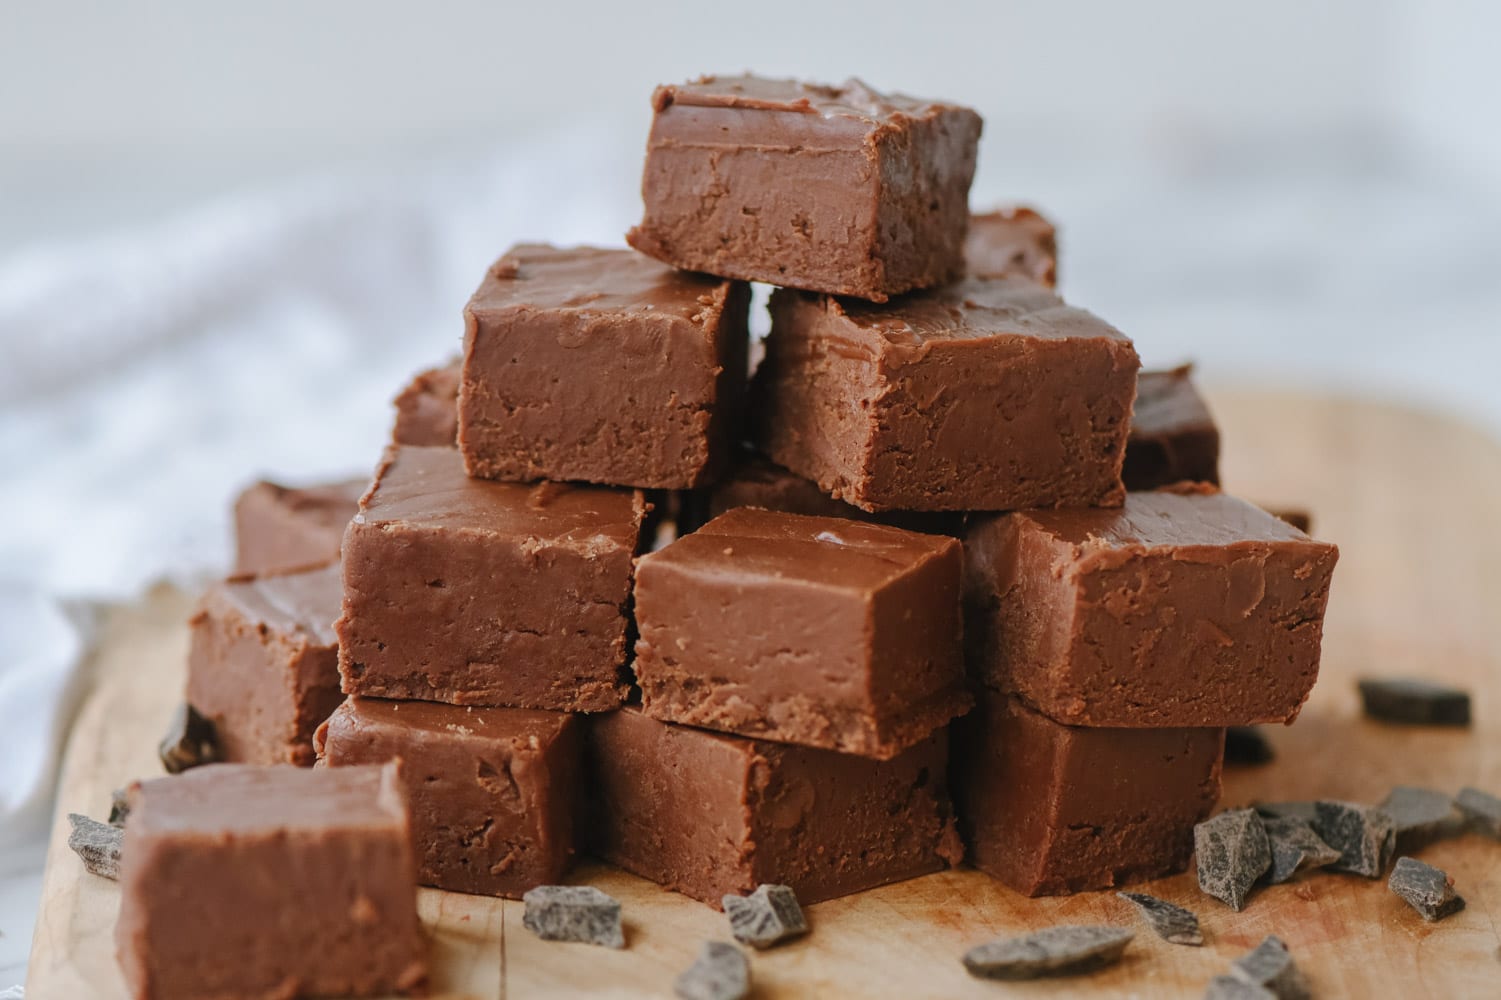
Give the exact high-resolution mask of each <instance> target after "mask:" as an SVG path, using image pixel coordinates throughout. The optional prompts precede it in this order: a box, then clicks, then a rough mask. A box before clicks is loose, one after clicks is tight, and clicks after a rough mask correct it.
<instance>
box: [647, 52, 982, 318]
mask: <svg viewBox="0 0 1501 1000" xmlns="http://www.w3.org/2000/svg"><path fill="white" fill-rule="evenodd" d="M652 108H653V109H654V111H655V115H654V117H653V119H652V127H651V137H650V138H649V139H648V141H647V147H646V169H645V172H644V175H643V177H642V181H641V194H642V199H643V200H644V201H645V203H646V212H645V215H644V217H643V218H642V220H641V224H640V225H639V226H637V227H636V228H634V229H632V230H631V231H630V232H629V233H627V234H626V241H627V242H628V243H630V245H631V246H633V247H635V248H636V249H637V250H640V251H641V252H642V253H645V254H650V255H651V256H653V257H656V258H658V259H659V260H664V261H666V262H667V263H669V264H672V265H673V266H675V267H682V268H687V269H688V270H691V271H703V272H706V273H708V274H718V275H723V276H724V277H727V278H739V279H742V280H746V281H765V282H768V283H770V284H773V285H781V286H783V287H788V288H804V289H808V290H810V291H819V292H831V293H834V294H838V295H854V296H858V297H859V298H862V299H869V300H871V301H873V302H884V301H886V300H887V299H888V298H889V297H890V296H893V295H897V294H899V293H901V292H906V291H909V290H911V289H914V288H930V287H933V286H934V285H940V284H943V283H944V282H947V281H952V280H953V279H954V278H957V277H958V276H959V275H960V274H962V273H963V271H964V234H965V227H966V225H967V224H968V218H969V207H968V204H969V184H970V181H971V180H972V179H973V177H974V173H975V154H976V150H977V148H978V146H979V139H980V116H979V115H977V114H975V113H974V112H973V111H971V110H970V109H969V108H964V107H959V106H957V105H953V104H945V103H943V102H940V101H928V100H922V99H919V98H912V97H904V96H902V95H899V94H882V93H880V92H878V91H875V90H873V89H871V88H870V87H868V86H866V85H865V84H864V83H861V82H860V81H859V80H849V81H848V82H846V83H844V84H843V85H841V86H838V87H828V86H820V85H817V84H809V83H798V82H797V81H794V80H767V79H762V78H759V77H754V76H706V77H702V78H700V79H698V80H695V81H693V82H691V83H685V84H681V85H679V86H665V87H658V88H657V90H656V92H655V93H654V94H653V95H652Z"/></svg>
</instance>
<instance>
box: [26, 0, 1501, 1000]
mask: <svg viewBox="0 0 1501 1000" xmlns="http://www.w3.org/2000/svg"><path fill="white" fill-rule="evenodd" d="M1497 38H1501V5H1498V4H1495V3H1492V2H1487V0H1325V2H1322V3H1306V2H1294V0H1263V2H1261V3H1257V4H1249V5H1247V4H1239V5H1230V4H1218V3H1203V2H1198V0H1137V2H1134V3H1117V2H1112V0H1049V2H1034V3H1021V2H1011V0H988V2H984V3H952V4H936V3H929V4H919V5H913V4H911V3H894V2H888V0H870V2H866V3H863V4H858V5H856V4H847V3H841V4H817V3H813V2H810V0H803V2H796V3H793V2H787V0H765V2H762V3H759V4H755V5H751V6H746V7H733V6H728V5H723V4H709V3H704V2H702V0H699V2H694V3H685V2H670V3H658V4H653V5H647V4H626V3H619V2H599V0H596V2H589V3H577V4H566V3H558V4H550V5H549V4H530V5H520V4H510V5H502V4H496V3H487V2H481V0H448V2H441V0H440V2H429V3H423V4H410V3H399V2H396V0H364V2H358V3H356V2H351V0H326V2H320V3H293V2H286V0H263V2H260V3H256V4H233V5H232V4H206V3H201V2H189V0H179V2H161V3H137V4H130V5H125V4H117V3H107V2H102V0H101V2H98V3H76V2H51V3H42V2H36V3H31V4H7V5H5V6H4V7H3V8H0V467H3V468H4V469H5V475H4V487H3V490H0V496H3V497H4V508H3V513H4V515H5V516H4V517H3V518H0V643H4V645H5V647H6V648H4V649H0V732H6V733H7V734H8V739H10V740H11V743H12V745H13V746H21V747H27V748H29V749H28V750H27V751H26V752H24V753H23V752H14V751H8V752H7V753H6V754H0V848H4V849H3V850H0V987H4V986H6V985H8V982H7V980H9V979H14V980H19V979H20V978H21V975H22V973H21V969H22V967H23V963H24V958H25V952H26V941H27V939H28V938H29V927H30V915H31V912H32V910H33V908H34V905H35V893H36V885H37V866H38V863H39V853H38V847H37V844H38V843H39V836H40V834H39V831H40V830H42V829H43V827H44V823H45V816H46V794H45V791H46V787H47V786H46V781H47V778H46V768H45V766H42V765H43V763H44V762H45V761H46V760H47V754H46V753H45V751H46V749H47V748H48V747H50V746H52V745H54V744H55V743H56V741H57V740H58V739H59V736H60V733H61V732H62V730H63V729H64V727H65V723H66V720H67V717H68V711H67V704H68V699H67V698H65V697H63V692H64V691H66V690H67V679H68V677H69V667H70V664H71V659H72V656H73V652H72V649H73V644H72V641H71V640H69V639H65V638H64V639H60V638H58V636H59V633H60V631H61V632H62V633H63V634H66V633H67V630H68V628H69V626H67V624H66V619H63V618H58V617H56V615H55V614H54V611H55V609H56V608H57V607H58V606H59V602H69V603H68V605H67V606H68V607H71V608H73V609H74V611H75V617H76V616H77V615H76V612H77V609H78V608H79V607H80V605H79V604H78V603H77V602H79V601H94V600H101V599H121V598H128V597H130V596H132V595H133V594H135V593H137V592H139V590H140V588H141V587H143V586H144V585H146V584H147V583H149V582H150V581H152V580H154V579H157V578H159V577H161V576H163V575H167V576H172V577H175V578H177V579H181V580H193V579H197V578H201V577H202V576H203V575H205V574H212V573H215V572H217V571H218V570H219V569H221V568H222V565H223V561H224V559H225V557H226V553H227V541H226V535H225V530H224V529H225V519H224V510H225V502H226V500H227V498H228V497H229V496H230V495H232V493H233V491H234V490H235V488H236V487H237V486H238V485H240V484H241V483H243V482H244V481H246V480H248V479H250V478H253V477H254V476H256V475H259V474H266V473H271V474H276V475H281V476H290V477H294V478H295V477H319V476H324V475H331V474H343V473H347V472H349V471H351V470H364V469H367V468H368V467H369V466H370V465H371V464H372V462H373V460H374V458H375V456H376V454H377V453H378V450H379V447H380V444H381V442H382V439H383V438H384V436H385V434H386V429H387V423H388V420H389V411H388V408H387V403H388V401H389V399H390V397H391V396H392V395H393V394H394V393H395V391H396V390H397V388H398V387H399V386H400V384H401V382H402V381H403V380H404V378H405V376H406V375H407V374H408V373H409V372H411V371H412V370H414V369H416V368H417V367H420V366H423V365H425V364H427V363H429V362H436V361H438V360H440V359H442V358H443V357H444V356H445V355H446V354H448V353H449V352H451V351H452V350H453V349H454V348H455V347H456V345H457V342H458V338H459V335H460V323H459V319H458V317H459V310H460V308H461V307H462V305H463V302H464V300H465V298H466V297H467V295H468V292H469V291H470V290H471V288H472V286H473V285H474V284H475V283H476V282H477V280H478V278H479V276H480V275H481V273H482V272H483V269H484V268H485V266H486V265H487V264H488V263H489V261H490V260H491V259H492V258H493V257H495V256H497V255H498V254H499V253H500V252H501V251H502V250H503V249H504V247H505V246H506V244H508V243H509V242H511V241H513V240H515V239H517V238H523V237H530V238H546V239H551V240H554V241H557V242H569V241H583V240H588V241H595V242H619V239H620V235H621V234H622V233H623V231H624V230H625V228H626V227H627V226H628V225H629V224H630V223H631V222H632V221H634V218H635V216H636V214H637V212H638V210H639V204H638V199H637V185H638V180H639V170H640V156H641V150H642V147H643V143H644V139H645V133H646V128H647V124H648V116H649V107H648V96H649V94H650V91H651V88H652V87H653V85H655V84H657V83H659V82H664V81H672V80H680V79H684V78H688V77H691V76H695V75H697V74H699V73H702V72H709V71H726V72H736V71H740V70H742V69H747V68H750V69H754V70H756V71H758V72H761V73H765V74H774V75H794V76H801V77H806V78H813V79H821V80H830V81H837V80H841V79H843V78H845V77H847V76H850V75H859V76H861V77H863V78H865V79H866V80H867V81H868V82H870V83H871V84H873V85H875V86H877V87H882V88H890V89H899V90H903V91H906V92H909V93H914V94H920V95H924V96H937V97H945V98H951V99H956V100H960V101H963V102H965V103H969V104H971V105H973V106H975V107H976V108H977V109H978V110H980V111H981V112H982V113H983V114H984V116H985V118H986V132H985V137H984V139H983V143H982V150H981V166H980V175H979V177H978V179H977V181H976V185H975V198H974V200H975V203H976V205H985V204H988V203H990V202H993V201H998V200H1012V199H1023V200H1027V201H1031V202H1034V203H1036V204H1038V205H1040V206H1041V207H1043V208H1044V210H1046V211H1047V212H1048V213H1049V214H1050V215H1052V216H1053V217H1054V218H1055V219H1056V220H1057V221H1059V223H1060V225H1061V227H1062V242H1063V255H1064V256H1063V265H1062V285H1061V287H1062V289H1063V291H1064V293H1065V294H1066V295H1067V296H1068V297H1069V298H1070V299H1072V300H1074V301H1076V302H1077V303H1079V304H1082V305H1085V306H1087V307H1089V308H1091V309H1093V310H1095V311H1097V312H1099V313H1101V314H1102V315H1104V316H1105V317H1106V318H1108V319H1110V320H1111V321H1113V322H1114V323H1116V324H1117V325H1118V326H1120V327H1121V328H1122V329H1124V330H1125V331H1126V332H1127V333H1129V334H1131V335H1132V336H1133V337H1135V338H1136V340H1137V343H1138V346H1139V347H1140V349H1141V351H1142V353H1143V356H1144V357H1145V358H1146V359H1147V360H1148V362H1149V363H1171V362H1176V361H1178V360H1180V359H1183V358H1189V357H1191V358H1195V359H1197V360H1198V361H1199V362H1200V364H1201V367H1202V371H1203V373H1204V375H1205V377H1206V379H1207V380H1208V381H1209V382H1210V383H1211V384H1213V383H1215V382H1221V383H1223V382H1226V381H1230V380H1262V381H1268V380H1275V381H1278V382H1282V383H1294V384H1298V385H1305V386H1313V387H1317V388H1320V389H1323V390H1331V391H1339V392H1364V393H1375V394H1382V395H1384V396H1387V397H1390V398H1393V399H1397V400H1405V401H1415V402H1418V403H1421V404H1424V405H1430V406H1440V407H1445V408H1449V409H1453V410H1456V411H1459V412H1462V413H1464V414H1467V415H1470V416H1472V417H1474V418H1476V419H1478V420H1481V421H1485V422H1488V423H1490V424H1492V425H1493V426H1495V427H1497V428H1501V395H1498V394H1496V393H1495V392H1494V390H1493V388H1492V386H1493V383H1494V378H1495V375H1494V373H1495V372H1496V371H1497V370H1498V369H1501V331H1498V321H1501V280H1498V273H1501V129H1497V128H1496V116H1497V112H1496V106H1497V104H1498V103H1501V61H1498V60H1497V59H1496V58H1495V54H1494V45H1495V41H1496V39H1497ZM1230 446H1232V447H1233V442H1230ZM39 609H41V610H39ZM49 616H51V617H49ZM54 619H56V620H54ZM40 620H46V621H47V622H48V627H47V628H44V629H38V628H36V627H34V625H35V623H36V622H37V621H40ZM23 626H24V627H23ZM83 638H86V633H84V635H83ZM6 844H10V845H11V846H10V847H9V848H5V845H6Z"/></svg>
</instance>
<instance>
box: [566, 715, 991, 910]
mask: <svg viewBox="0 0 1501 1000" xmlns="http://www.w3.org/2000/svg"><path fill="white" fill-rule="evenodd" d="M589 743H590V763H591V766H592V768H593V781H594V787H595V794H594V795H593V796H592V797H591V800H590V805H591V807H592V808H593V809H594V815H593V816H591V818H590V822H589V823H588V824H587V825H586V826H585V829H586V830H589V831H592V835H593V837H594V842H593V844H592V845H591V846H592V848H593V851H594V853H595V854H596V855H598V856H599V857H601V858H603V859H604V860H605V861H608V862H610V863H611V864H613V865H616V866H618V867H621V868H624V869H625V870H626V871H629V872H633V873H634V874H636V875H640V876H641V877H643V878H647V879H650V880H651V881H653V882H656V883H658V884H659V885H663V886H666V887H667V888H669V889H672V890H674V891H676V892H681V893H683V894H684V895H687V896H691V897H693V898H694V899H697V900H700V901H701V902H705V903H708V904H710V905H711V906H716V907H718V906H721V905H723V899H724V897H725V896H727V895H730V894H732V893H734V894H740V893H747V892H750V891H751V890H752V889H754V888H755V887H756V886H758V885H760V884H762V883H764V882H771V883H775V884H778V885H786V886H789V887H790V888H791V889H792V890H793V892H794V893H796V894H797V898H798V899H799V900H800V901H802V902H803V903H804V904H812V903H817V902H820V901H822V900H825V899H833V898H835V897H836V896H846V895H849V894H850V893H854V892H860V891H862V890H864V889H871V888H874V887H875V886H878V885H885V884H887V883H888V882H899V881H902V880H903V879H908V878H915V877H917V876H918V875H926V874H928V873H929V872H935V871H939V870H940V869H943V868H947V867H950V866H952V865H955V864H958V863H959V861H960V860H962V855H963V848H962V846H961V845H960V843H959V837H958V834H957V833H955V831H954V824H953V818H952V812H951V809H950V806H949V800H948V792H947V788H946V786H945V782H944V775H945V774H946V773H947V771H946V765H947V760H948V746H947V740H946V739H945V738H944V737H942V736H939V737H935V738H933V739H930V740H928V741H927V742H924V743H921V744H919V745H917V746H915V747H913V748H912V749H910V750H908V751H906V752H905V753H902V754H901V755H899V756H897V757H895V758H893V759H891V760H886V761H877V760H871V759H869V758H866V757H856V756H853V755H850V754H841V753H834V752H832V751H829V750H814V749H810V748H806V747H797V746H789V745H786V744H777V743H764V742H761V741H759V740H749V739H745V738H743V737H736V736H722V735H720V734H718V733H711V732H708V731H706V730H702V729H690V728H688V727H686V726H675V725H671V724H669V723H665V722H658V721H656V720H655V719H651V718H648V717H647V716H645V715H643V714H641V712H640V711H639V710H637V709H634V708H625V709H622V710H621V711H619V712H612V713H610V714H609V715H601V716H597V717H594V718H591V719H590V720H589Z"/></svg>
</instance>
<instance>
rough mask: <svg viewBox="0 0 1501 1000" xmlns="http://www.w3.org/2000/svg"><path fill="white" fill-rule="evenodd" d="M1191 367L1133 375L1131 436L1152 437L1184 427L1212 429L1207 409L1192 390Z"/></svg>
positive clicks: (1211, 418)
mask: <svg viewBox="0 0 1501 1000" xmlns="http://www.w3.org/2000/svg"><path fill="white" fill-rule="evenodd" d="M1192 374H1193V366H1192V365H1182V366H1180V367H1178V368H1173V369H1170V370H1168V371H1155V372H1141V373H1139V374H1138V375H1137V376H1136V406H1135V407H1134V408H1133V409H1132V411H1131V434H1132V435H1133V436H1136V435H1153V434H1163V433H1169V432H1173V431H1180V430H1182V429H1184V428H1187V427H1206V428H1209V429H1211V430H1212V429H1213V428H1214V418H1213V417H1212V416H1210V414H1209V407H1207V406H1205V405H1204V400H1203V398H1202V397H1200V395H1199V394H1198V392H1196V391H1195V390H1194V387H1193V382H1191V381H1190V376H1192Z"/></svg>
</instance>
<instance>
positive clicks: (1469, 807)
mask: <svg viewBox="0 0 1501 1000" xmlns="http://www.w3.org/2000/svg"><path fill="white" fill-rule="evenodd" d="M1454 804H1455V805H1456V806H1458V807H1459V811H1460V812H1461V813H1463V814H1464V818H1465V823H1466V824H1467V825H1468V826H1469V828H1470V829H1472V830H1478V831H1479V832H1481V833H1483V834H1485V835H1486V836H1488V837H1494V838H1495V839H1497V840H1501V799H1498V798H1496V797H1495V796H1494V795H1492V794H1490V793H1489V792H1482V791H1481V790H1480V789H1478V788H1461V789H1460V790H1459V795H1458V796H1457V797H1456V798H1455V799H1454Z"/></svg>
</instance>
